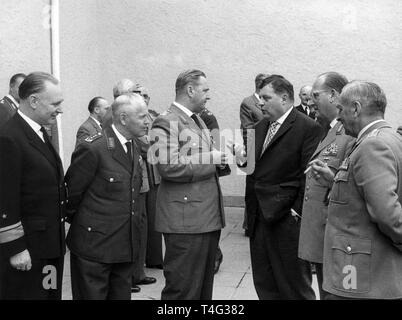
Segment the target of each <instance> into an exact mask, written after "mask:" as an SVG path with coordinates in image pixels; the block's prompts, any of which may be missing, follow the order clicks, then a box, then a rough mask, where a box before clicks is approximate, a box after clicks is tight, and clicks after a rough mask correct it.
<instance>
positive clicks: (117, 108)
mask: <svg viewBox="0 0 402 320" xmlns="http://www.w3.org/2000/svg"><path fill="white" fill-rule="evenodd" d="M112 113H113V124H112V125H111V126H110V127H107V128H105V130H104V131H103V134H97V135H96V136H93V137H89V138H87V139H86V142H84V143H82V144H80V145H79V146H78V148H77V150H76V151H75V152H74V154H73V156H72V163H71V166H70V168H69V170H68V172H67V175H66V182H67V185H68V188H69V198H68V200H69V203H68V207H67V208H68V212H67V214H68V218H69V221H70V222H71V228H70V231H69V233H68V236H67V245H68V246H69V248H70V250H71V284H72V293H73V299H78V300H82V299H91V300H92V299H94V300H106V299H113V300H122V299H124V300H129V299H130V298H131V275H132V273H133V266H134V264H133V263H134V262H135V261H136V260H137V259H138V256H139V248H140V246H141V243H140V241H141V239H140V237H139V235H140V232H139V230H140V229H141V228H143V226H142V225H141V223H142V222H141V219H140V217H139V213H138V212H139V210H138V209H139V208H138V205H139V202H138V197H139V193H140V188H141V182H142V176H141V163H140V162H141V161H142V159H141V157H140V155H139V151H138V150H137V147H136V145H135V144H133V141H132V139H133V138H135V137H141V136H143V135H144V134H145V133H146V132H147V125H148V117H147V107H146V105H145V102H144V100H143V99H142V97H141V96H139V95H137V94H125V95H122V96H120V97H118V98H117V99H116V100H115V101H114V102H113V104H112Z"/></svg>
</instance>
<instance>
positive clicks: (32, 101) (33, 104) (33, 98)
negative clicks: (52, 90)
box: [28, 95, 39, 110]
mask: <svg viewBox="0 0 402 320" xmlns="http://www.w3.org/2000/svg"><path fill="white" fill-rule="evenodd" d="M28 101H29V105H30V106H31V108H32V109H34V110H35V109H36V108H37V107H38V102H39V99H38V97H36V96H35V95H30V96H29V97H28Z"/></svg>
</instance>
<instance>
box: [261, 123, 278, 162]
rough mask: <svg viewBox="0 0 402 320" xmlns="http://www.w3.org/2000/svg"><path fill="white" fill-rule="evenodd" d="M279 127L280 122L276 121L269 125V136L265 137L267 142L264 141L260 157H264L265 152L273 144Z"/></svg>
mask: <svg viewBox="0 0 402 320" xmlns="http://www.w3.org/2000/svg"><path fill="white" fill-rule="evenodd" d="M278 126H279V122H277V121H274V122H272V123H271V124H270V125H269V128H268V132H267V136H266V137H265V141H264V144H263V146H262V151H261V155H260V156H262V155H263V154H264V152H265V150H266V149H267V147H268V145H269V143H270V142H271V140H272V138H273V137H274V135H275V134H276V131H277V128H278Z"/></svg>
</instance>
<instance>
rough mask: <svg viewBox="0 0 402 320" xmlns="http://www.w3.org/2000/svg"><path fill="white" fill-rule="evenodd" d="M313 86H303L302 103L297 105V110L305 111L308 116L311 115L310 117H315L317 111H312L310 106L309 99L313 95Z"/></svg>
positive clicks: (300, 96) (301, 91)
mask: <svg viewBox="0 0 402 320" xmlns="http://www.w3.org/2000/svg"><path fill="white" fill-rule="evenodd" d="M311 89H312V88H311V86H303V87H301V89H300V92H299V98H300V104H299V105H298V106H297V107H295V108H296V109H297V111H300V112H301V113H304V114H305V115H306V116H309V117H310V118H312V119H314V118H315V113H314V112H311V111H312V110H310V106H309V103H308V102H309V100H310V96H311Z"/></svg>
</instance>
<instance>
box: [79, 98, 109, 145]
mask: <svg viewBox="0 0 402 320" xmlns="http://www.w3.org/2000/svg"><path fill="white" fill-rule="evenodd" d="M109 109H110V105H109V102H107V100H106V99H105V98H102V97H95V98H93V99H92V100H91V101H90V102H89V104H88V111H89V117H88V119H87V120H86V121H85V122H84V123H83V124H82V125H81V126H80V127H79V128H78V131H77V141H76V143H75V147H76V148H77V146H78V144H80V143H81V142H83V141H84V140H85V139H86V138H88V137H92V136H94V135H96V134H97V133H100V132H102V121H103V118H104V116H105V114H106V113H107V111H108V110H109Z"/></svg>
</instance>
